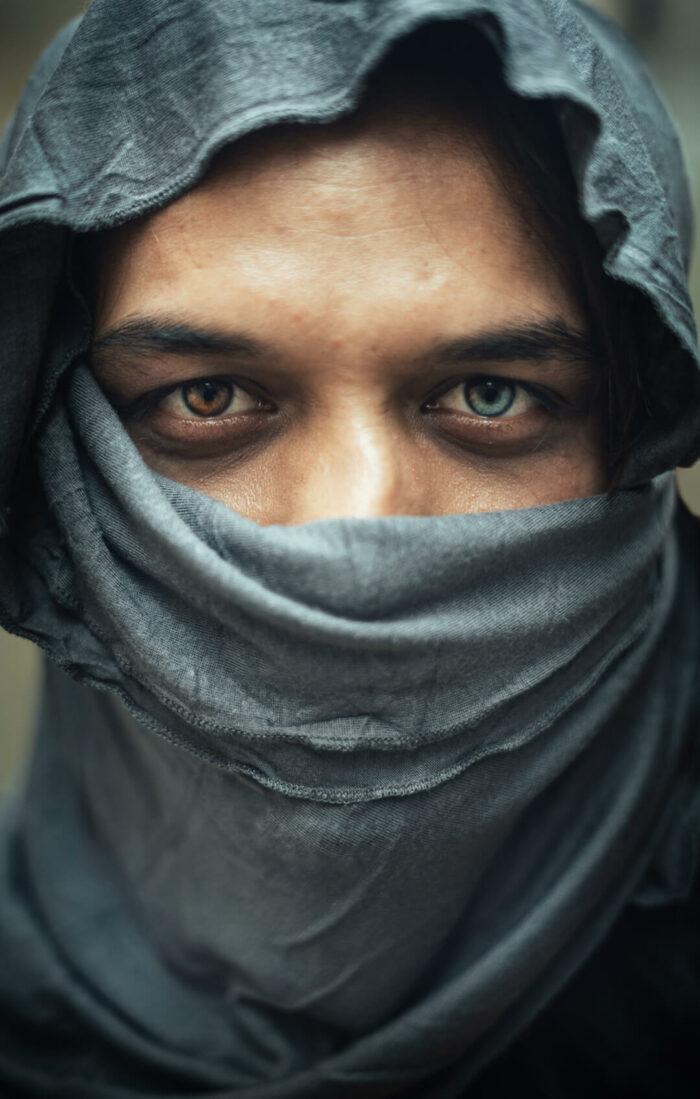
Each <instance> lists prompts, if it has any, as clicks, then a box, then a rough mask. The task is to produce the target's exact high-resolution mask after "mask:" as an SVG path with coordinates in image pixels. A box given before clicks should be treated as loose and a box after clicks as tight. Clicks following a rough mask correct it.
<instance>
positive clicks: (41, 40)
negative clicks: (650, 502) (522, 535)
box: [0, 0, 700, 793]
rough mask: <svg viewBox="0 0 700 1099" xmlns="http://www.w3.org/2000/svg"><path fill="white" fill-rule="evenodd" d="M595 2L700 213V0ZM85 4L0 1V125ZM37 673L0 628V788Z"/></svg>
mask: <svg viewBox="0 0 700 1099" xmlns="http://www.w3.org/2000/svg"><path fill="white" fill-rule="evenodd" d="M595 6H596V7H598V8H600V9H601V10H603V11H605V12H607V14H608V15H611V16H612V17H613V18H614V19H616V20H617V21H618V22H619V23H620V24H621V26H622V27H624V29H625V30H626V32H627V33H628V34H629V35H630V37H631V38H632V39H633V41H634V42H636V44H637V46H638V48H639V49H640V51H641V52H642V54H643V55H644V57H645V58H646V59H647V62H648V65H649V67H650V69H651V72H652V74H653V76H654V78H655V80H656V83H657V85H658V86H659V88H660V89H661V92H662V94H663V96H664V98H665V100H666V103H667V105H668V107H669V109H670V111H671V113H672V115H673V116H674V117H675V119H676V122H677V124H678V127H679V130H680V133H681V138H682V140H683V143H684V147H685V153H686V159H687V162H688V168H689V171H690V175H691V180H692V183H693V191H694V195H695V209H696V211H698V212H699V213H700V0H595ZM86 7H87V3H85V2H83V3H80V2H78V0H0V129H1V128H2V127H3V126H4V123H5V122H6V120H7V119H8V118H9V116H10V114H11V112H12V110H13V108H14V105H15V103H16V102H17V99H18V97H19V95H20V92H21V89H22V86H23V84H24V82H25V80H26V78H27V76H28V75H29V72H30V70H31V67H32V64H33V62H34V59H35V58H36V57H37V55H38V54H39V52H40V51H41V50H42V48H43V47H44V46H45V45H46V44H47V43H48V41H49V40H50V39H51V37H52V36H53V35H54V33H55V32H56V31H57V30H58V29H59V28H60V27H61V26H62V25H63V24H64V23H66V22H67V21H68V20H69V19H70V18H71V17H72V16H74V15H77V14H79V13H80V12H81V11H83V10H84V9H85V8H86ZM698 237H700V232H699V233H698ZM699 252H700V247H699V246H698V239H697V238H696V248H695V261H694V264H693V270H692V276H691V289H692V292H693V297H694V301H695V305H696V309H698V307H700V257H699V255H698V253H699ZM679 483H680V486H681V491H682V492H683V494H684V496H685V497H686V499H687V501H688V503H689V504H690V506H691V507H692V508H693V510H694V511H696V513H698V514H700V464H699V465H698V466H696V467H695V468H694V469H693V470H689V471H682V472H681V473H680V474H679ZM39 675H40V673H39V657H38V652H37V651H36V650H35V648H34V646H33V645H30V644H29V643H28V642H26V641H21V640H18V639H17V638H13V637H9V636H8V635H7V634H6V633H4V631H2V630H0V793H2V790H3V789H6V788H8V787H9V786H10V785H11V783H12V781H13V778H14V776H16V774H17V773H18V769H19V767H20V765H21V761H22V758H23V757H24V755H25V753H26V746H27V742H28V737H29V731H30V729H31V726H32V723H33V720H34V713H35V707H36V702H37V695H38V685H39Z"/></svg>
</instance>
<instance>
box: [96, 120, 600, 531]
mask: <svg viewBox="0 0 700 1099" xmlns="http://www.w3.org/2000/svg"><path fill="white" fill-rule="evenodd" d="M500 167H501V166H500V165H499V163H498V154H497V153H496V152H495V151H494V150H493V149H488V148H487V147H486V146H485V144H484V140H483V139H479V138H477V136H476V135H475V134H473V133H471V132H470V130H469V128H468V127H467V126H466V125H465V124H464V123H463V122H461V121H458V120H455V119H452V118H450V117H449V114H448V113H446V112H443V113H440V112H437V114H436V112H435V111H433V110H431V109H429V108H427V107H416V106H411V105H406V104H404V105H403V107H402V108H401V109H396V108H380V109H374V110H370V111H366V112H365V113H364V114H363V115H361V116H356V117H354V118H353V119H351V120H344V121H342V122H340V123H334V124H333V125H330V126H317V127H312V126H305V127H284V128H283V127H280V128H278V129H277V130H267V131H264V133H262V134H260V135H254V136H253V137H251V138H248V139H246V140H245V141H244V142H241V143H239V144H237V145H236V146H235V147H234V149H233V151H232V152H231V153H229V155H228V156H227V159H226V160H225V161H224V162H221V163H219V164H218V165H217V166H216V167H215V168H214V170H212V171H211V172H210V173H209V175H208V176H207V177H206V178H205V180H204V181H203V182H202V183H200V184H199V185H198V186H197V187H195V188H194V189H193V190H192V191H191V192H189V193H188V194H186V195H185V196H184V197H182V198H180V199H179V200H177V201H176V202H174V203H172V204H171V205H170V206H168V207H166V208H165V209H163V210H161V211H159V212H157V213H155V214H153V215H150V216H148V217H145V218H143V219H141V220H140V221H137V222H134V223H130V224H129V225H128V226H126V227H124V228H120V229H118V230H112V231H111V232H110V233H108V234H106V235H105V237H104V239H103V242H102V247H101V253H100V280H99V293H98V300H97V310H96V331H95V344H94V349H93V369H94V371H95V374H96V376H97V378H98V380H99V382H100V383H101V385H102V386H103V388H104V390H105V392H106V393H107V395H108V396H109V398H110V400H111V401H112V402H113V404H114V405H115V407H116V408H117V409H118V410H119V412H120V415H121V416H122V419H123V422H124V424H125V426H126V428H127V430H128V431H129V433H130V435H131V437H132V439H133V441H134V443H135V445H136V446H137V447H138V449H139V451H140V452H141V454H142V456H143V458H144V460H145V461H146V462H147V463H148V464H149V465H150V466H152V467H153V468H154V469H156V470H158V471H159V472H161V473H163V474H165V475H166V476H168V477H170V478H172V479H173V480H177V481H180V482H183V483H185V484H187V485H190V486H192V487H194V488H196V489H199V490H200V491H202V492H204V493H207V494H209V495H210V496H212V497H215V498H216V499H218V500H221V501H223V502H224V503H225V504H227V505H228V506H229V507H231V508H233V509H235V510H236V511H238V512H240V513H241V514H243V515H245V516H248V517H249V518H251V519H254V520H256V521H257V522H259V523H263V524H270V523H282V524H293V523H302V522H307V521H309V520H314V519H325V518H331V517H341V516H353V517H379V516H389V515H441V514H447V513H458V512H477V511H492V510H499V509H504V508H506V509H509V508H523V507H530V506H534V505H539V504H546V503H553V502H556V501H560V500H565V499H571V498H575V497H580V496H588V495H592V494H595V493H599V492H602V491H604V490H605V463H604V459H603V454H602V448H601V443H600V438H599V435H600V429H599V425H600V420H601V412H600V409H599V408H598V406H597V403H596V399H595V393H596V391H597V388H598V378H597V373H596V365H595V363H594V362H591V361H590V360H589V357H588V355H587V354H586V342H585V325H584V322H583V317H582V312H581V309H580V307H579V303H578V302H577V300H576V297H575V294H574V292H573V290H572V289H571V287H570V286H569V285H568V283H567V279H566V277H565V276H564V274H563V272H562V270H561V269H560V265H559V264H557V263H556V262H555V261H554V259H553V256H552V254H551V252H550V251H549V250H548V249H547V247H546V246H545V244H544V243H543V240H542V233H541V232H538V231H536V230H537V227H536V226H533V225H532V224H531V223H530V219H529V218H528V217H527V215H526V214H525V213H524V212H523V204H522V201H519V197H518V196H517V195H516V194H514V193H513V190H514V187H515V186H517V181H516V182H515V183H513V182H511V183H510V184H509V183H508V176H507V173H505V172H504V171H501V170H500ZM144 318H146V322H144ZM547 324H550V325H552V324H555V325H558V326H559V327H558V330H559V331H561V330H566V331H568V332H572V333H577V334H579V335H578V336H574V337H572V341H570V343H569V344H566V346H565V347H564V348H561V347H559V346H558V345H557V341H556V340H549V343H547V341H546V340H544V341H543V340H542V339H541V338H540V337H538V338H537V339H535V341H534V345H533V346H530V345H527V343H526V344H523V341H522V339H521V340H520V341H518V340H517V339H512V338H511V339H510V341H508V340H507V339H506V338H505V336H508V335H509V334H511V335H512V333H513V331H514V330H516V329H520V328H523V327H524V326H532V325H539V326H540V328H541V326H543V325H544V326H546V325H547ZM189 330H195V335H196V336H197V339H194V338H193V335H192V332H191V331H189ZM538 331H540V329H537V330H536V332H538ZM504 332H505V336H504ZM489 336H491V337H492V338H491V339H490V341H489V340H488V339H487V340H486V342H484V337H489ZM579 337H580V338H579ZM479 340H481V343H478V342H477V344H476V346H475V341H479ZM571 343H573V344H574V345H575V350H574V352H572V351H571V346H570V344H571ZM579 347H580V348H582V349H583V350H582V351H580V353H579V352H578V351H576V349H577V348H579ZM533 348H534V349H533ZM208 378H209V379H211V378H213V379H215V380H214V381H213V382H209V383H206V379H208ZM465 379H466V387H465ZM474 379H476V381H474ZM488 379H491V381H488ZM203 380H205V381H204V382H203ZM509 380H511V381H509ZM193 382H197V385H194V386H193V385H192V383H193ZM187 384H188V385H189V388H183V386H185V385H187ZM232 386H233V388H232ZM475 386H476V387H477V388H474V387H475ZM479 386H481V387H482V388H479ZM484 386H485V388H484ZM489 400H490V401H491V403H490V404H489V403H488V402H489ZM509 400H512V402H513V403H512V404H511V406H510V408H508V409H506V408H505V406H506V404H507V403H508V401H509ZM543 401H544V403H543ZM470 402H471V404H470ZM474 403H476V410H475V408H474V407H473V406H474ZM494 409H495V410H496V412H498V410H499V409H505V411H504V412H503V414H496V415H493V414H491V415H484V411H487V412H492V411H493V410H494Z"/></svg>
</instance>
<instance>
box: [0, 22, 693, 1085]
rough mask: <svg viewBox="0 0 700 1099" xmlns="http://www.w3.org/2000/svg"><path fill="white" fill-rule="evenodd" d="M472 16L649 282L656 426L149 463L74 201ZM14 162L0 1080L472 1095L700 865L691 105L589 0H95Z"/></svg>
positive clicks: (319, 118) (167, 187)
mask: <svg viewBox="0 0 700 1099" xmlns="http://www.w3.org/2000/svg"><path fill="white" fill-rule="evenodd" d="M446 21H457V22H465V23H467V24H468V25H470V26H473V27H474V28H476V29H477V30H478V31H479V32H480V33H481V34H483V35H484V37H485V38H486V39H487V40H488V41H489V42H491V44H492V45H493V46H494V47H495V49H496V51H497V53H498V55H499V56H500V58H501V61H502V65H503V78H504V80H505V81H506V83H507V85H508V86H509V88H510V89H511V90H512V91H513V92H515V93H516V94H517V95H520V96H524V97H528V98H535V99H542V100H551V101H552V109H553V111H554V114H555V117H556V119H557V121H558V123H559V125H560V127H561V130H562V134H563V137H564V141H565V145H566V149H567V151H568V155H569V157H570V161H571V165H572V170H573V173H574V177H575V180H576V184H577V187H578V192H579V202H580V206H581V210H582V213H583V215H584V217H585V219H586V220H587V221H588V222H589V223H590V225H591V226H592V227H593V229H594V231H595V233H596V234H597V236H598V239H599V240H600V242H601V245H602V247H603V253H604V266H605V270H606V271H607V273H608V274H609V275H610V276H612V277H614V278H617V279H620V280H623V281H625V282H627V283H629V284H630V285H631V286H633V287H636V288H638V290H639V291H640V295H639V298H638V307H639V310H640V317H641V316H642V315H643V316H644V317H645V318H646V319H647V322H648V324H649V331H650V342H649V356H648V362H647V363H646V364H645V376H644V378H643V383H644V390H645V394H646V400H647V404H648V421H649V425H648V428H647V430H646V431H645V433H644V435H643V437H642V438H640V440H639V441H638V442H637V445H636V446H635V448H634V450H633V454H632V459H631V462H630V466H629V469H628V474H627V482H626V487H625V488H624V489H623V490H622V491H621V492H619V493H618V494H616V495H615V496H612V497H606V496H598V497H594V498H591V499H584V500H574V501H568V502H565V503H559V504H553V505H548V506H545V507H538V508H530V509H523V510H521V511H511V512H498V513H488V514H481V515H452V516H441V517H415V518H406V517H403V518H401V517H396V518H386V519H373V520H353V519H337V520H324V521H319V522H314V523H309V524H304V525H301V526H298V527H290V528H284V527H274V526H273V527H259V526H257V525H256V524H255V523H253V522H251V521H250V520H247V519H245V518H243V517H241V516H239V515H237V514H235V513H233V512H232V511H229V510H228V509H227V508H225V507H224V506H223V505H222V504H220V503H218V502H216V501H214V500H212V499H209V498H208V497H206V496H203V495H201V494H200V493H198V492H196V491H194V490H192V489H189V488H187V487H185V486H182V485H179V484H175V483H173V482H171V481H169V480H167V479H166V478H164V477H161V476H159V475H157V474H155V473H154V472H153V471H151V470H150V469H148V468H147V466H146V465H145V464H144V462H143V461H142V459H141V457H140V455H139V454H138V452H137V451H136V449H135V447H134V445H133V444H132V442H131V440H130V439H129V437H128V435H127V434H126V432H125V430H124V428H123V426H122V424H121V423H120V421H119V418H118V417H117V415H116V413H115V412H114V410H113V409H112V408H111V407H110V405H109V403H108V402H107V400H106V398H105V397H104V395H103V394H102V392H101V391H100V389H99V387H98V386H97V384H96V382H95V380H94V379H93V377H92V374H91V372H90V370H89V367H88V366H87V353H88V350H89V343H90V337H91V324H90V316H89V312H88V310H87V308H86V306H85V303H84V301H83V299H82V297H81V295H80V294H79V292H78V291H77V290H76V289H75V287H74V285H73V283H72V277H71V266H70V262H69V260H70V251H71V246H72V243H73V242H74V240H75V236H74V235H75V234H76V233H83V232H89V231H95V230H98V229H104V228H107V227H110V226H114V225H117V224H120V223H122V222H125V221H128V220H130V219H133V218H135V217H137V216H139V215H141V214H144V213H146V212H147V211H149V210H154V209H157V208H159V207H161V206H163V205H164V204H165V203H167V202H169V201H171V200H173V199H174V198H175V197H176V196H178V195H179V194H181V193H183V191H185V190H186V189H188V188H189V187H191V186H193V185H194V184H195V183H196V182H197V180H198V179H199V178H201V176H202V174H203V173H204V172H205V170H206V167H207V165H208V163H209V162H210V161H211V158H212V156H213V155H214V154H215V153H216V151H217V150H219V149H221V148H222V147H223V146H225V145H227V144H229V143H230V142H232V141H235V140H236V139H237V138H238V137H240V136H241V135H243V134H245V133H248V132H250V131H251V130H253V129H259V128H261V127H264V126H268V125H271V124H274V123H278V122H283V121H304V122H325V121H328V120H332V119H334V118H337V117H339V116H341V115H343V114H344V113H347V112H348V111H350V110H351V109H352V108H353V106H354V105H356V104H357V102H358V101H359V99H360V98H361V96H362V89H363V80H364V78H365V76H366V74H367V73H368V72H369V71H371V70H372V68H373V67H375V66H376V65H377V64H378V62H379V61H380V59H381V58H382V56H383V55H384V54H385V53H386V51H387V49H388V48H389V47H390V46H391V44H392V43H394V42H396V41H397V40H398V39H400V38H401V37H402V36H405V35H407V34H409V33H413V32H416V33H418V34H420V33H421V29H422V28H424V27H427V26H429V25H431V24H434V23H435V22H446ZM2 157H3V162H4V175H3V180H2V184H1V186H0V253H1V254H2V260H1V262H0V285H1V291H2V292H1V295H0V297H1V304H0V308H1V309H2V333H3V339H2V349H1V350H0V369H1V370H2V376H3V386H4V391H5V393H6V395H7V397H8V399H7V400H6V402H5V404H4V407H3V411H2V413H1V415H2V417H3V419H2V424H1V425H0V437H1V438H2V440H3V446H4V448H5V450H4V453H3V460H2V462H0V478H1V482H0V490H1V492H2V499H3V505H4V507H5V509H6V511H5V518H6V526H7V533H6V537H5V539H4V542H3V543H2V547H1V549H0V553H1V555H2V556H1V560H0V577H1V579H0V612H1V616H2V621H3V623H4V624H5V625H6V626H7V627H8V628H10V629H12V630H14V631H15V632H18V633H21V634H23V635H24V636H27V637H30V638H32V639H33V640H35V641H36V642H38V643H39V644H40V645H42V647H43V648H44V649H45V650H46V651H47V653H48V654H49V656H50V657H51V658H52V660H53V662H54V665H55V666H51V667H50V670H49V671H48V673H47V675H48V678H47V688H46V691H45V695H44V703H43V710H42V716H41V720H40V729H39V736H38V742H37V746H36V750H35V755H34V761H33V764H32V768H31V771H30V774H29V777H28V780H27V786H26V789H25V791H24V793H23V795H22V797H21V798H20V799H19V800H18V802H17V803H16V805H15V807H14V809H13V812H12V814H11V816H8V818H7V822H6V826H5V842H4V846H3V848H2V858H3V860H4V864H3V865H4V870H3V873H4V875H5V880H6V882H7V883H8V888H7V890H6V892H5V896H4V898H3V900H2V901H1V902H0V950H1V952H2V955H3V958H4V959H6V963H5V962H4V963H3V968H2V971H1V972H0V1012H1V1013H2V1016H3V1027H2V1028H0V1030H1V1033H2V1036H0V1079H4V1080H7V1081H8V1082H9V1083H11V1084H12V1086H14V1087H15V1088H16V1089H17V1090H19V1089H20V1087H22V1088H24V1089H25V1091H26V1093H27V1094H32V1095H41V1096H57V1095H70V1096H71V1099H77V1097H82V1096H85V1097H91V1099H92V1097H98V1096H105V1097H106V1096H110V1097H126V1096H130V1097H133V1096H139V1095H164V1094H187V1095H191V1096H195V1095H197V1096H199V1095H217V1094H218V1095H222V1096H223V1095H231V1094H235V1095H242V1096H250V1097H251V1099H292V1097H294V1099H302V1097H303V1099H309V1097H313V1096H317V1097H319V1099H327V1097H328V1096H334V1097H335V1096H348V1097H349V1096H353V1095H356V1094H362V1095H370V1094H371V1095H375V1096H390V1095H397V1094H406V1095H413V1096H425V1095H430V1096H431V1097H439V1096H457V1095H460V1094H461V1092H462V1089H463V1088H464V1087H465V1086H466V1085H467V1084H468V1082H469V1081H470V1080H471V1079H473V1078H474V1076H475V1075H476V1073H478V1071H479V1070H480V1069H481V1067H482V1066H484V1065H485V1064H486V1063H487V1062H488V1061H489V1060H491V1059H493V1058H494V1057H495V1056H496V1055H497V1054H498V1052H499V1051H500V1050H501V1049H503V1048H504V1046H505V1045H506V1044H507V1043H508V1042H509V1041H510V1039H511V1038H512V1037H513V1035H515V1034H516V1033H517V1032H518V1031H519V1030H520V1029H521V1028H522V1027H523V1026H524V1025H525V1024H526V1023H527V1022H528V1021H529V1020H530V1019H532V1018H533V1016H534V1015H535V1014H536V1013H537V1011H538V1010H539V1009H540V1008H541V1007H542V1005H544V1004H545V1003H547V1002H549V1001H550V1000H551V998H552V996H553V995H554V994H555V992H556V991H557V989H559V988H560V987H561V986H562V984H564V983H565V982H566V981H567V980H568V979H569V978H570V976H571V974H572V973H574V972H575V970H576V969H577V968H578V967H579V966H580V965H581V964H582V962H583V961H584V960H585V959H586V958H587V957H588V955H589V954H590V952H591V951H592V950H593V949H594V947H595V946H596V944H597V943H599V942H600V941H601V939H602V937H603V936H604V935H605V933H606V931H607V930H608V929H609V928H610V926H611V924H612V923H613V921H614V920H615V918H616V916H617V915H618V914H619V912H620V911H621V909H622V907H623V906H624V905H625V904H626V903H627V902H628V901H630V899H631V898H632V897H636V898H637V900H638V901H639V902H640V903H641V902H643V903H647V904H648V903H658V904H661V903H665V902H667V901H668V900H670V899H672V898H674V897H677V896H679V895H682V894H683V893H684V891H685V890H687V888H688V884H689V880H690V876H691V872H692V851H693V845H694V837H695V836H696V835H697V816H698V805H697V799H696V797H695V786H694V784H693V777H692V775H691V774H689V773H688V770H687V768H686V767H685V760H686V752H687V748H688V745H689V743H690V742H691V738H692V736H693V732H694V730H695V729H696V727H697V668H698V653H699V652H700V637H699V625H698V616H697V613H696V608H697V603H698V576H697V566H696V561H695V555H696V554H697V545H696V543H695V542H694V541H693V538H694V535H693V533H692V532H691V530H690V527H689V525H688V524H687V523H686V522H685V521H684V520H683V518H682V517H681V516H679V515H678V514H677V508H676V504H675V496H674V490H673V485H672V481H671V478H670V476H669V475H668V473H666V472H665V471H667V470H669V469H671V468H672V467H673V466H674V465H675V464H677V463H683V462H690V461H692V460H693V459H694V458H695V457H696V456H697V455H698V454H699V453H700V372H699V371H698V354H697V346H696V340H695V330H694V326H693V317H692V309H691V306H690V302H689V298H688V292H687V285H686V269H687V261H688V254H689V241H690V213H689V204H688V197H687V189H686V184H685V176H684V172H683V167H682V163H681V160H680V156H679V151H678V144H677V140H676V137H675V135H674V133H673V130H672V127H671V125H670V123H669V121H668V118H667V116H666V114H665V112H664V110H663V108H662V106H661V104H660V102H659V100H658V98H657V96H656V94H655V92H654V91H653V89H652V87H651V85H650V83H649V81H648V78H647V77H646V75H645V74H644V72H643V69H642V67H641V65H640V63H639V61H638V60H637V58H636V57H635V55H634V54H633V52H632V51H631V49H630V47H629V46H628V44H627V43H626V42H625V40H624V39H623V37H622V36H621V34H620V33H619V32H618V31H616V30H615V29H614V28H613V27H612V26H611V24H609V23H608V22H607V21H606V20H604V19H603V18H602V17H601V16H599V15H597V14H595V13H594V12H593V11H591V10H589V9H588V8H587V7H585V6H584V5H582V4H578V3H575V2H566V0H346V2H343V0H286V2H285V4H284V5H283V6H282V5H280V4H279V3H278V2H277V0H245V2H242V0H241V2H237V3H232V2H231V0H177V2H174V0H138V3H137V2H136V0H94V2H93V3H92V5H91V6H90V8H89V9H88V11H87V13H86V14H85V15H84V16H83V18H82V19H81V20H80V21H78V22H76V23H74V24H72V25H71V26H70V27H69V28H67V29H66V31H65V32H63V34H62V35H60V36H59V38H58V39H57V40H56V42H55V43H54V45H53V46H52V47H51V48H50V50H49V51H48V52H47V54H46V55H45V57H44V58H43V59H42V61H41V62H40V64H39V66H38V68H37V71H36V73H35V75H34V76H33V78H32V80H31V81H30V83H29V86H28V89H27V92H26V95H25V98H24V100H23V102H22V104H21V105H20V108H19V110H18V113H17V115H16V118H15V120H14V123H13V125H12V127H11V128H10V130H9V132H8V134H7V135H6V137H5V140H4V144H3V147H2ZM66 673H68V674H66ZM76 681H77V682H76ZM5 1022H7V1025H6V1026H5ZM3 1074H4V1075H3Z"/></svg>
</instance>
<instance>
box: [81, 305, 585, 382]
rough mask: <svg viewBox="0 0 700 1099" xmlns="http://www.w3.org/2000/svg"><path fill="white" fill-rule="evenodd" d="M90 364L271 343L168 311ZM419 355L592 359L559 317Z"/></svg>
mask: <svg viewBox="0 0 700 1099" xmlns="http://www.w3.org/2000/svg"><path fill="white" fill-rule="evenodd" d="M92 353H93V364H94V365H95V364H96V365H98V366H101V367H103V368H104V367H107V366H109V367H112V368H114V367H126V368H129V367H132V368H134V369H138V367H139V360H140V359H144V358H148V357H151V356H154V355H157V356H158V357H163V356H173V357H185V356H208V355H217V356H221V355H225V356H230V357H236V358H237V357H245V358H248V359H251V358H261V357H263V356H264V355H266V354H267V355H269V353H270V348H269V347H268V346H266V345H265V344H264V343H262V342H260V341H259V340H255V339H252V338H251V337H249V336H246V335H245V334H243V333H228V332H221V331H218V330H216V329H213V328H202V327H199V326H197V325H194V326H193V325H190V324H186V323H182V322H180V321H177V320H173V319H172V318H168V317H151V316H139V317H129V318H127V319H126V320H125V321H123V322H122V323H121V324H118V325H116V326H115V327H114V328H111V329H109V330H108V331H107V332H106V333H105V334H104V335H102V336H100V338H99V339H98V340H96V341H95V342H94V344H93V347H92ZM422 359H423V361H425V360H426V359H427V360H431V361H438V362H450V363H454V364H459V363H487V362H490V363H495V362H542V361H552V360H557V361H562V360H563V361H566V362H568V363H571V364H576V365H579V366H584V367H586V368H591V367H592V366H593V364H594V362H595V360H596V354H595V350H594V347H593V344H592V341H591V339H590V337H589V336H588V334H587V333H586V332H584V331H582V330H580V329H577V328H573V327H572V326H571V325H569V324H567V323H566V322H565V321H563V320H561V319H559V318H547V319H544V320H538V321H533V322H528V323H524V324H522V323H516V324H513V325H505V326H503V327H500V328H497V329H494V330H491V331H486V332H478V333H476V334H475V335H473V336H465V337H461V338H459V339H456V340H448V341H445V342H441V343H438V344H437V345H435V346H434V347H433V348H431V349H430V351H429V352H428V354H427V355H425V356H422Z"/></svg>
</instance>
